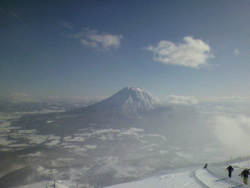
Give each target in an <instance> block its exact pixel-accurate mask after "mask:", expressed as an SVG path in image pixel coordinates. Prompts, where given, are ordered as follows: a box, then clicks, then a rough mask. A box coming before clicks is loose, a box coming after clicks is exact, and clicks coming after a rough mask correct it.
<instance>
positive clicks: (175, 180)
mask: <svg viewBox="0 0 250 188" xmlns="http://www.w3.org/2000/svg"><path fill="white" fill-rule="evenodd" d="M232 166H233V167H234V172H233V176H232V178H231V179H230V178H228V177H227V172H226V171H225V169H226V166H220V167H209V168H208V169H202V168H200V169H193V168H190V169H177V170H173V171H171V172H169V173H166V174H165V175H159V176H155V177H150V178H147V179H144V180H139V181H135V182H129V183H123V184H118V185H113V186H108V187H106V188H182V187H184V188H240V187H250V185H244V184H243V183H242V181H241V178H240V177H239V176H238V174H239V173H240V172H241V171H242V170H243V169H244V168H249V164H248V162H247V161H246V162H241V163H235V164H232ZM45 187H54V182H53V181H43V182H39V183H34V184H29V185H25V186H21V187H16V188H45ZM55 187H56V188H76V187H77V184H76V183H73V182H71V181H63V180H62V181H60V180H59V181H56V186H55ZM80 187H82V185H81V186H80ZM80 187H78V188H80ZM86 187H87V188H92V187H89V186H88V185H86ZM93 188H94V187H93Z"/></svg>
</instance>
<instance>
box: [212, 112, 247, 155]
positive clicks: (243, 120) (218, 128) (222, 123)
mask: <svg viewBox="0 0 250 188" xmlns="http://www.w3.org/2000/svg"><path fill="white" fill-rule="evenodd" d="M215 133H216V135H217V138H218V140H219V141H220V142H221V143H222V144H223V146H224V147H225V149H227V150H228V154H230V155H236V156H240V155H249V153H250V148H249V143H250V117H247V116H245V115H239V116H237V117H229V116H218V117H216V119H215Z"/></svg>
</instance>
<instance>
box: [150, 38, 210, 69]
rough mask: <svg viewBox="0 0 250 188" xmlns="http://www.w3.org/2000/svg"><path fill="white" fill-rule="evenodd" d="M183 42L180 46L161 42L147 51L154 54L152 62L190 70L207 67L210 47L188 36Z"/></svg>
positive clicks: (169, 42)
mask: <svg viewBox="0 0 250 188" xmlns="http://www.w3.org/2000/svg"><path fill="white" fill-rule="evenodd" d="M183 40H184V43H180V44H175V43H173V42H171V41H166V40H163V41H160V42H159V43H158V44H157V46H149V47H148V48H147V50H149V51H151V52H153V53H154V61H158V62H160V63H163V64H170V65H181V66H185V67H192V68H200V67H202V66H207V65H208V63H207V59H209V58H212V57H213V54H212V53H211V49H210V46H209V45H208V44H206V43H204V42H203V41H202V40H199V39H194V38H193V37H190V36H186V37H184V38H183Z"/></svg>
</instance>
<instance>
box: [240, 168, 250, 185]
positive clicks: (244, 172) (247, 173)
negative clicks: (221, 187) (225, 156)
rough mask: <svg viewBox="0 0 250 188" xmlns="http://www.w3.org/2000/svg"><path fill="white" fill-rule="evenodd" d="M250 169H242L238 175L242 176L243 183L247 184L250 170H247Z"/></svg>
mask: <svg viewBox="0 0 250 188" xmlns="http://www.w3.org/2000/svg"><path fill="white" fill-rule="evenodd" d="M249 170H250V169H247V168H246V169H245V170H243V171H242V172H241V173H240V174H239V176H241V177H243V183H245V184H246V185H247V178H248V175H250V172H249Z"/></svg>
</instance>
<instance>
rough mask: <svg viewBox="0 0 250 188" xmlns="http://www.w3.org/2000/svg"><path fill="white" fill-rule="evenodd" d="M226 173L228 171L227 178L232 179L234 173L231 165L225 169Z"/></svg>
mask: <svg viewBox="0 0 250 188" xmlns="http://www.w3.org/2000/svg"><path fill="white" fill-rule="evenodd" d="M227 171H228V177H229V178H231V177H232V172H233V171H234V168H233V167H232V166H231V165H229V166H228V167H227Z"/></svg>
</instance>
